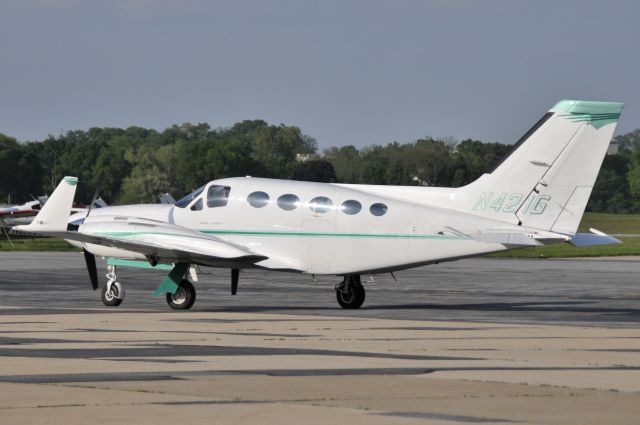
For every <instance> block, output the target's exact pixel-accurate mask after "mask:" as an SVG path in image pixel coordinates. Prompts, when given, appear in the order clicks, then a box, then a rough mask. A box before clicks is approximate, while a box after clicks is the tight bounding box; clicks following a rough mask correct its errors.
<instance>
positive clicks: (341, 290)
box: [336, 275, 365, 309]
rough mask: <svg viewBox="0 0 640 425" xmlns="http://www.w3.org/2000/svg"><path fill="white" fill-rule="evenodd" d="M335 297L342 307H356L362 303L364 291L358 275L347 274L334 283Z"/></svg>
mask: <svg viewBox="0 0 640 425" xmlns="http://www.w3.org/2000/svg"><path fill="white" fill-rule="evenodd" d="M336 298H337V299H338V304H340V306H341V307H342V308H348V309H356V308H360V306H361V305H362V304H363V303H364V298H365V291H364V286H362V283H361V282H360V275H347V276H345V277H344V280H343V281H342V282H340V283H339V284H337V285H336Z"/></svg>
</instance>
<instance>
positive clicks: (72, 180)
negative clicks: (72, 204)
mask: <svg viewBox="0 0 640 425" xmlns="http://www.w3.org/2000/svg"><path fill="white" fill-rule="evenodd" d="M62 180H63V181H64V182H65V183H67V184H68V185H69V186H75V185H77V184H78V178H77V177H71V176H66V177H64V178H63V179H62Z"/></svg>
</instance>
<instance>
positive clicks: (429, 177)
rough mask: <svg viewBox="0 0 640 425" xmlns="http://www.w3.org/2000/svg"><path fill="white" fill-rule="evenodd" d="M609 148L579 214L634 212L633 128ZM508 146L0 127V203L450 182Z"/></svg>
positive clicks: (241, 128) (258, 133)
mask: <svg viewBox="0 0 640 425" xmlns="http://www.w3.org/2000/svg"><path fill="white" fill-rule="evenodd" d="M614 141H615V142H616V144H617V145H618V152H617V153H613V154H609V155H607V157H606V158H605V161H604V164H603V167H602V169H601V171H600V174H599V176H598V180H597V182H596V185H595V188H594V191H593V194H592V196H591V200H590V202H589V205H588V207H587V208H588V210H590V211H594V212H612V213H631V212H640V129H639V130H635V131H633V132H631V133H628V134H624V135H620V136H617V137H616V138H615V139H614ZM511 149H512V146H511V145H506V144H501V143H483V142H481V141H478V140H463V141H460V142H458V141H456V140H453V139H434V138H430V137H426V138H423V139H419V140H416V141H414V142H412V143H398V142H393V143H389V144H387V145H384V146H382V145H373V146H368V147H365V148H361V149H358V148H356V147H354V146H344V147H339V148H338V147H333V148H329V149H326V150H324V152H319V151H318V147H317V144H316V141H315V140H314V139H313V138H311V137H309V136H307V135H305V134H303V133H302V132H301V131H300V129H299V128H297V127H294V126H285V125H282V124H281V125H269V124H267V123H266V122H264V121H261V120H251V121H242V122H239V123H237V124H235V125H234V126H232V127H230V128H218V129H212V128H211V127H210V126H209V125H208V124H206V123H201V124H189V123H186V124H182V125H174V126H172V127H169V128H167V129H166V130H164V131H162V132H159V131H156V130H152V129H145V128H141V127H129V128H127V129H119V128H91V129H89V130H88V131H83V130H76V131H68V132H66V133H64V134H61V135H59V136H57V137H56V136H49V137H48V138H47V139H45V140H42V141H34V142H18V141H16V140H15V139H14V138H11V137H9V136H5V135H3V134H1V133H0V202H6V200H7V199H8V197H9V195H10V196H11V198H12V200H13V201H14V202H16V203H17V202H24V201H26V200H27V198H28V195H29V194H33V195H40V194H47V193H51V191H52V190H53V188H55V186H56V185H57V183H58V181H59V180H60V178H62V177H63V176H65V175H74V176H77V177H79V179H80V183H81V184H80V185H79V186H78V191H77V195H76V199H77V200H78V201H79V202H82V203H88V202H90V200H91V198H92V196H93V193H94V191H95V190H96V189H98V190H99V193H100V195H101V196H102V197H103V198H104V199H105V200H107V202H109V203H112V204H120V203H136V202H157V200H158V197H159V195H161V194H163V193H166V192H169V193H172V194H173V195H174V196H175V197H176V198H177V197H180V196H182V195H183V194H185V193H188V192H190V191H191V190H192V189H194V188H196V187H198V186H200V185H202V184H203V183H205V182H208V181H210V180H214V179H218V178H223V177H232V176H245V175H251V176H255V177H272V178H284V179H294V180H307V181H320V182H340V183H362V184H388V185H428V186H449V187H458V186H462V185H465V184H467V183H469V182H471V181H473V180H475V179H476V178H478V177H479V176H480V175H482V174H483V173H486V172H490V171H491V170H492V169H493V168H494V167H495V166H496V165H497V164H498V163H499V162H500V161H501V160H502V159H503V158H504V157H505V156H506V155H508V154H509V152H510V151H511Z"/></svg>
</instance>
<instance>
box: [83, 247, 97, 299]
mask: <svg viewBox="0 0 640 425" xmlns="http://www.w3.org/2000/svg"><path fill="white" fill-rule="evenodd" d="M82 253H83V254H84V261H85V263H87V271H88V272H89V279H90V280H91V287H92V288H93V290H94V291H95V290H96V289H98V268H97V267H96V256H95V255H93V254H92V253H90V252H89V251H87V250H86V249H84V248H82Z"/></svg>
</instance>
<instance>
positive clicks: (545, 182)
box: [19, 100, 623, 309]
mask: <svg viewBox="0 0 640 425" xmlns="http://www.w3.org/2000/svg"><path fill="white" fill-rule="evenodd" d="M622 107H623V104H622V103H614V102H590V101H579V100H578V101H575V100H563V101H561V102H559V103H557V104H556V105H555V106H554V107H553V108H551V109H550V110H549V111H548V112H547V113H546V114H545V115H544V116H543V117H542V119H540V120H539V121H538V122H537V123H536V124H535V125H534V126H533V128H531V130H529V131H528V132H527V133H526V134H525V135H524V136H523V137H522V138H521V139H520V140H519V141H518V143H517V144H516V146H515V150H514V151H513V152H512V153H511V154H510V155H509V156H508V157H507V158H506V159H505V160H504V161H503V162H502V163H501V164H500V165H499V166H498V167H497V168H496V169H495V170H494V171H493V172H491V173H489V174H484V175H483V176H481V177H480V178H479V179H478V180H476V181H474V182H473V183H471V184H468V185H466V186H463V187H460V188H435V187H416V186H410V187H404V186H376V185H355V184H326V183H309V182H299V181H289V180H272V179H263V178H251V177H243V178H226V179H221V180H215V181H212V182H209V183H207V184H205V185H204V186H202V187H200V188H199V189H197V190H195V191H194V192H193V193H191V194H190V195H188V196H186V197H185V198H183V199H180V200H179V201H177V202H176V203H175V205H171V204H151V205H125V206H112V207H106V208H101V209H98V210H93V211H91V213H90V214H89V215H88V216H87V214H86V213H78V214H74V215H73V216H71V219H69V209H70V207H71V204H72V202H73V197H74V194H75V188H76V184H77V181H78V180H77V178H75V177H65V178H64V179H63V180H62V182H61V183H60V184H59V186H58V187H57V189H56V190H55V192H54V193H53V194H52V195H51V197H50V198H49V201H48V202H47V204H46V205H45V206H44V208H43V209H42V210H41V211H40V213H39V214H38V216H37V217H36V218H35V220H34V221H33V222H32V223H31V224H30V225H27V226H20V228H19V230H23V231H28V232H37V233H40V234H42V235H50V236H57V237H63V238H65V239H67V240H69V241H70V242H72V243H74V244H76V245H77V246H79V247H81V248H82V249H83V251H84V254H85V259H86V261H87V266H88V269H89V274H90V277H91V282H92V285H93V288H94V289H97V288H98V281H97V272H96V263H95V255H99V256H102V257H107V258H108V262H107V264H108V270H109V273H108V274H107V277H108V278H109V280H108V282H107V284H106V285H105V286H104V287H103V290H102V299H103V302H104V303H105V304H106V305H111V306H114V305H118V304H120V303H121V302H122V299H123V298H124V290H123V289H124V288H123V286H122V284H121V283H120V282H118V280H117V275H116V266H123V265H130V266H131V265H133V266H140V267H147V268H149V267H164V268H165V269H168V270H170V272H169V274H168V276H167V277H166V278H165V279H164V280H163V282H162V283H161V284H160V287H159V288H158V289H157V291H156V294H158V295H161V294H166V299H167V303H168V304H169V306H171V307H172V308H174V309H188V308H190V307H191V306H192V305H193V303H194V301H195V298H196V291H195V289H194V286H193V285H192V283H191V281H190V280H189V279H188V277H189V276H190V275H191V276H192V277H193V275H194V273H190V271H193V270H192V266H210V267H220V268H228V269H231V288H232V289H231V290H232V293H233V294H235V292H236V289H237V285H238V275H239V270H240V269H246V268H260V269H265V270H279V271H291V272H299V273H305V274H309V275H337V276H341V277H342V281H341V282H340V283H339V284H338V285H337V286H336V288H335V291H336V297H337V300H338V303H339V304H340V305H341V306H342V307H344V308H358V307H360V306H361V305H362V303H363V302H364V299H365V290H364V287H363V285H362V283H361V280H360V276H361V275H363V274H369V273H371V274H374V273H387V272H394V271H396V270H402V269H407V268H411V267H417V266H423V265H427V264H435V263H439V262H443V261H452V260H457V259H460V258H466V257H472V256H478V255H484V254H488V253H492V252H498V251H504V250H509V249H514V248H522V247H528V246H541V245H547V244H551V243H558V242H569V243H571V244H573V245H576V246H585V245H595V244H609V243H619V241H618V240H616V239H615V238H613V237H610V236H608V235H605V234H604V233H602V232H599V231H597V230H595V229H592V233H588V234H581V233H576V231H577V228H578V224H579V223H580V220H581V218H582V214H583V212H584V209H585V206H586V205H587V201H588V199H589V196H590V194H591V190H592V188H593V185H594V182H595V180H596V177H597V175H598V171H599V169H600V166H601V164H602V160H603V158H604V156H605V153H606V151H607V147H608V145H609V142H610V140H611V137H612V135H613V132H614V129H615V127H616V124H617V121H618V118H619V117H620V113H621V111H622ZM194 280H195V279H194Z"/></svg>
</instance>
